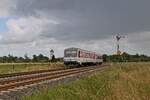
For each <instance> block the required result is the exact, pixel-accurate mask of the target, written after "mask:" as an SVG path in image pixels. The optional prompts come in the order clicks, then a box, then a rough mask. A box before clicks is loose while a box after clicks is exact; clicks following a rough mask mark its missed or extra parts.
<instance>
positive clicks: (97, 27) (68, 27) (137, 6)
mask: <svg viewBox="0 0 150 100" xmlns="http://www.w3.org/2000/svg"><path fill="white" fill-rule="evenodd" d="M149 4H150V1H148V0H111V1H110V0H44V1H43V0H18V3H17V6H16V9H15V10H14V13H15V14H16V15H18V16H41V15H40V14H39V13H38V12H42V13H43V15H45V16H46V17H48V18H52V17H53V18H56V19H58V20H59V21H60V22H61V23H60V25H56V26H55V27H53V31H52V30H48V29H49V27H51V26H47V29H46V30H45V31H44V32H43V34H42V35H43V36H46V37H55V38H57V39H68V40H88V39H93V40H94V39H102V38H107V37H108V36H110V35H112V33H114V34H117V33H133V32H143V31H149V30H150V20H149V18H150V13H148V12H149V9H150V6H149Z"/></svg>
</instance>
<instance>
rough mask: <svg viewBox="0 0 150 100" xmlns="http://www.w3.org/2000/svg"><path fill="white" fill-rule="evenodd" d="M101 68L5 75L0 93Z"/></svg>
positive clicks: (1, 81)
mask: <svg viewBox="0 0 150 100" xmlns="http://www.w3.org/2000/svg"><path fill="white" fill-rule="evenodd" d="M101 67H102V66H100V67H97V66H93V67H82V68H72V69H58V70H42V71H33V72H24V73H13V74H5V75H3V76H0V92H3V91H9V90H10V89H15V88H18V87H23V86H27V85H31V84H35V83H40V82H43V81H47V80H52V79H57V78H61V77H66V76H69V75H75V74H79V73H80V74H81V73H85V72H88V71H92V70H98V69H100V68H101Z"/></svg>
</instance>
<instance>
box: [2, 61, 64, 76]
mask: <svg viewBox="0 0 150 100" xmlns="http://www.w3.org/2000/svg"><path fill="white" fill-rule="evenodd" d="M63 67H64V65H63V63H0V74H6V73H16V72H26V71H34V70H44V69H55V68H63Z"/></svg>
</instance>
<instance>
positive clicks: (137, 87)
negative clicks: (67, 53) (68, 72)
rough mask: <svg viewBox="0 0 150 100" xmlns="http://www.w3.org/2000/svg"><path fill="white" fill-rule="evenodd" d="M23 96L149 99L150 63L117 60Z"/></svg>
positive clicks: (50, 99) (69, 99)
mask: <svg viewBox="0 0 150 100" xmlns="http://www.w3.org/2000/svg"><path fill="white" fill-rule="evenodd" d="M23 100H150V63H115V64H112V67H110V68H108V69H105V70H103V71H101V72H100V73H98V74H96V75H93V76H90V77H87V78H82V79H79V80H77V81H74V82H71V83H68V84H62V85H59V86H56V87H53V88H51V89H47V88H46V87H45V88H44V89H43V90H42V91H40V92H38V93H35V94H34V95H32V96H30V97H23Z"/></svg>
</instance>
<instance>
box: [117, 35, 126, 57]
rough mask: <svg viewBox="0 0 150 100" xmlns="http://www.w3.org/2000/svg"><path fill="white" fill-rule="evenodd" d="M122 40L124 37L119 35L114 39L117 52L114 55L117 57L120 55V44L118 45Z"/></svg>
mask: <svg viewBox="0 0 150 100" xmlns="http://www.w3.org/2000/svg"><path fill="white" fill-rule="evenodd" d="M122 38H125V36H121V35H120V34H118V35H116V39H117V52H116V54H117V55H121V54H122V52H121V51H120V44H119V41H120V39H122Z"/></svg>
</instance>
